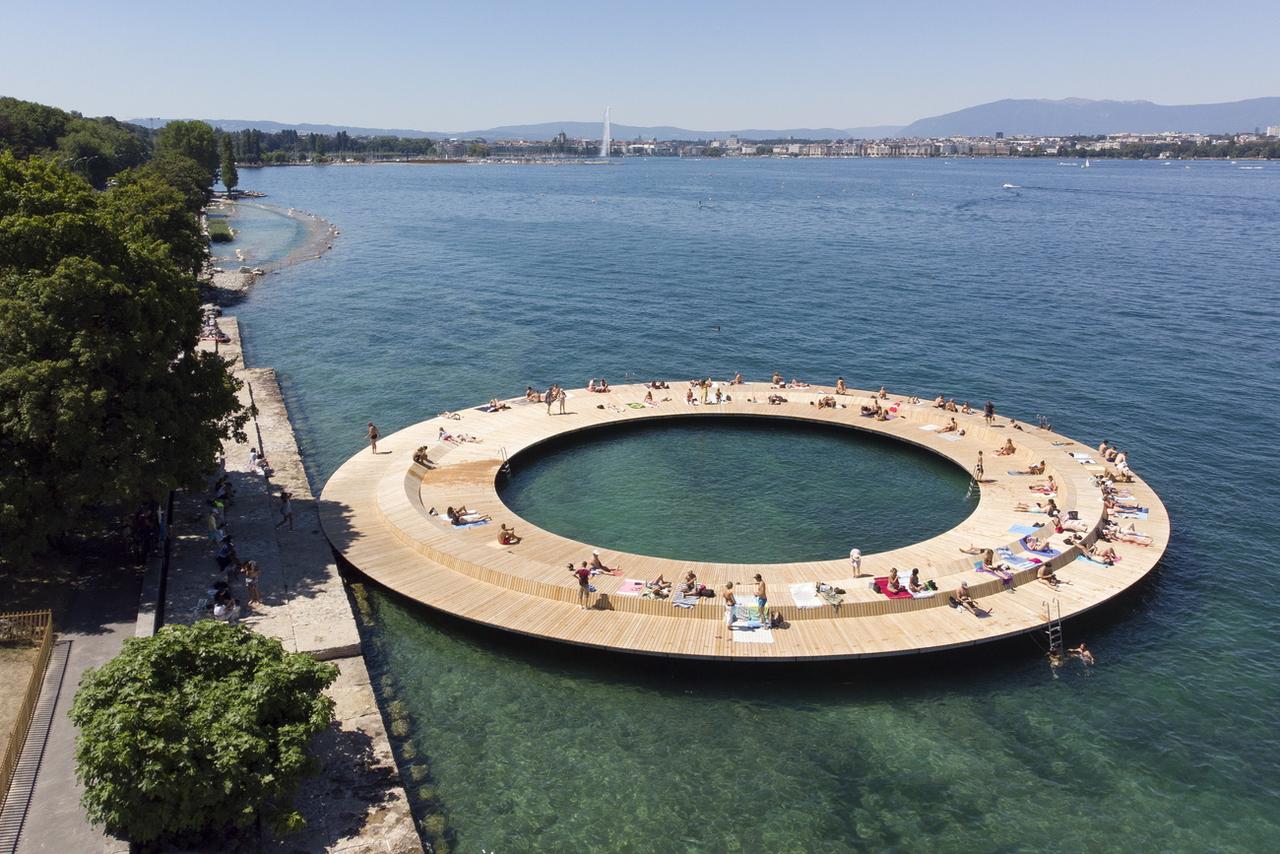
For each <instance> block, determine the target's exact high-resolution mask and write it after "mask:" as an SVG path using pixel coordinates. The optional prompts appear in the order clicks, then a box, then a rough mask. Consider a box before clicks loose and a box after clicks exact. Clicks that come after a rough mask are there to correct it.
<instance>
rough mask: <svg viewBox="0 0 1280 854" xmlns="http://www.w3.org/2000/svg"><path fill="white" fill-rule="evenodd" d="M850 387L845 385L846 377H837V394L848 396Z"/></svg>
mask: <svg viewBox="0 0 1280 854" xmlns="http://www.w3.org/2000/svg"><path fill="white" fill-rule="evenodd" d="M848 393H849V387H848V386H847V385H845V384H844V377H836V394H848Z"/></svg>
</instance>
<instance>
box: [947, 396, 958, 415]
mask: <svg viewBox="0 0 1280 854" xmlns="http://www.w3.org/2000/svg"><path fill="white" fill-rule="evenodd" d="M944 408H945V409H946V410H947V412H959V411H960V409H959V408H958V407H957V406H956V399H955V398H954V397H953V398H951V399H950V400H948V401H947V405H946V407H944Z"/></svg>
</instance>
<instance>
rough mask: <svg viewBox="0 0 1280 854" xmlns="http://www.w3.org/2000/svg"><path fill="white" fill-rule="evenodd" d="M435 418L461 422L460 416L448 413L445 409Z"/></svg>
mask: <svg viewBox="0 0 1280 854" xmlns="http://www.w3.org/2000/svg"><path fill="white" fill-rule="evenodd" d="M437 417H439V418H448V419H449V420H450V421H461V420H462V416H461V415H459V414H458V413H456V412H450V411H449V410H447V409H446V410H445V411H444V412H441V413H439V414H438V416H437Z"/></svg>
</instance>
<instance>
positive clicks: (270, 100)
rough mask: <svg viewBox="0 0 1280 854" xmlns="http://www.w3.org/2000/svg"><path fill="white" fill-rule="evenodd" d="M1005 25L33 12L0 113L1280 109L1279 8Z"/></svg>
mask: <svg viewBox="0 0 1280 854" xmlns="http://www.w3.org/2000/svg"><path fill="white" fill-rule="evenodd" d="M1005 9H1007V7H1002V6H998V5H996V4H983V3H979V4H976V5H974V4H970V5H967V6H965V7H964V8H956V7H953V6H945V7H941V8H938V9H935V10H933V11H922V10H918V9H912V10H909V11H903V10H892V9H878V8H876V9H862V10H853V9H848V8H846V7H844V6H840V5H833V4H827V5H823V4H817V5H814V4H811V5H809V6H806V7H804V8H802V9H787V10H780V9H779V7H777V6H776V5H767V4H734V5H732V6H730V5H723V4H713V5H711V6H707V7H703V6H695V5H693V4H676V3H655V4H650V5H649V6H646V7H645V8H644V9H643V10H636V9H631V8H621V7H620V8H617V9H613V8H608V7H605V8H596V7H592V8H583V7H580V6H576V5H568V4H550V5H548V6H545V7H542V8H539V9H537V10H534V9H530V8H527V7H520V6H508V7H499V8H497V9H495V10H493V11H492V13H488V12H487V13H486V15H485V16H483V17H480V16H477V15H476V14H475V12H474V10H468V9H464V8H457V7H454V6H446V5H438V4H433V6H432V7H430V8H426V9H422V8H419V7H416V6H404V7H403V8H398V9H397V8H391V9H388V10H380V11H379V13H378V14H377V15H364V16H361V15H352V14H350V13H349V11H348V10H349V7H344V6H339V5H334V4H327V3H319V4H313V5H311V6H309V7H308V9H307V13H306V14H305V15H300V14H298V13H297V11H296V10H290V11H287V12H286V11H283V10H279V9H275V8H270V7H255V6H251V5H249V4H245V3H238V2H230V3H227V4H224V5H223V6H222V7H219V11H218V14H217V15H216V16H212V17H211V16H209V15H208V14H206V13H205V12H203V11H202V10H197V9H186V8H174V7H172V6H168V5H164V4H159V3H152V2H137V3H130V4H127V5H126V6H123V7H119V6H117V7H99V6H96V5H93V4H88V3H85V2H55V3H52V4H40V5H37V4H34V3H28V2H19V3H16V4H13V6H12V8H11V9H9V10H8V11H7V13H6V18H7V20H6V29H7V30H8V31H9V35H10V38H9V40H8V45H7V49H6V51H5V53H4V55H3V56H0V80H3V81H4V83H3V88H4V91H3V92H0V94H5V95H12V96H14V97H18V98H24V99H30V100H35V101H40V102H43V103H51V104H56V105H58V106H62V107H65V108H67V109H74V110H78V111H81V112H83V113H85V114H87V115H114V116H116V117H118V118H140V117H146V116H170V117H172V116H198V115H203V116H217V117H226V118H231V117H240V118H250V119H272V120H277V121H281V122H286V123H291V122H315V123H334V124H351V125H358V126H372V127H399V128H417V129H427V130H462V129H469V128H483V127H493V126H498V125H510V124H521V123H532V122H546V121H557V120H587V119H590V118H592V117H593V116H599V115H600V111H601V109H602V107H603V105H605V104H611V105H612V106H613V108H614V114H615V116H625V117H626V120H627V122H628V123H629V124H635V125H657V124H672V125H678V126H686V127H723V128H734V127H856V126H865V125H905V124H908V123H909V122H912V121H914V120H916V119H920V118H923V117H926V116H932V115H937V114H940V113H946V112H950V111H953V110H959V109H962V108H966V107H970V106H973V105H975V104H980V103H984V102H987V101H994V100H999V99H1002V98H1046V99H1058V98H1067V97H1084V98H1096V99H1115V100H1151V101H1155V102H1157V103H1161V104H1192V103H1211V102H1222V101H1234V100H1240V99H1244V98H1251V97H1264V96H1269V95H1274V94H1276V93H1277V92H1280V70H1277V69H1276V67H1275V66H1274V64H1273V63H1272V62H1271V61H1270V60H1269V56H1270V51H1271V46H1270V44H1269V35H1268V33H1267V32H1266V28H1260V27H1255V28H1249V27H1241V26H1240V22H1241V21H1246V20H1249V19H1250V18H1251V16H1252V17H1254V18H1257V17H1258V16H1262V17H1267V16H1269V14H1270V12H1269V9H1268V7H1267V6H1264V5H1263V4H1262V3H1244V4H1243V5H1242V6H1239V7H1236V8H1234V9H1233V15H1232V16H1231V17H1229V18H1228V17H1226V16H1216V17H1214V16H1202V15H1197V14H1192V13H1190V12H1184V11H1181V10H1171V9H1168V8H1166V7H1162V6H1160V5H1157V4H1141V3H1138V4H1130V5H1129V6H1127V7H1125V8H1123V9H1117V10H1112V11H1109V12H1108V15H1107V16H1106V18H1105V20H1100V19H1098V18H1097V17H1096V16H1091V15H1080V14H1076V13H1073V12H1070V11H1064V10H1059V9H1047V8H1044V9H1041V8H1036V9H1030V8H1028V9H1019V10H1018V13H1017V15H1009V14H1007V13H1006V12H1005V11H1003V10H1005ZM784 11H785V14H783V12H784ZM193 57H194V59H193ZM1193 60H1194V61H1193ZM90 70H91V71H92V73H91V74H90V73H86V72H87V71H90ZM140 84H141V85H140Z"/></svg>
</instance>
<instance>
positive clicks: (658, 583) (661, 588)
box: [644, 573, 671, 593]
mask: <svg viewBox="0 0 1280 854" xmlns="http://www.w3.org/2000/svg"><path fill="white" fill-rule="evenodd" d="M644 586H645V587H647V588H648V589H650V590H653V591H656V592H658V593H670V592H671V582H670V581H667V579H665V578H663V577H662V574H661V573H659V575H658V577H657V578H655V579H654V580H653V581H646V582H645V585H644Z"/></svg>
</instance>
